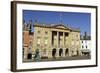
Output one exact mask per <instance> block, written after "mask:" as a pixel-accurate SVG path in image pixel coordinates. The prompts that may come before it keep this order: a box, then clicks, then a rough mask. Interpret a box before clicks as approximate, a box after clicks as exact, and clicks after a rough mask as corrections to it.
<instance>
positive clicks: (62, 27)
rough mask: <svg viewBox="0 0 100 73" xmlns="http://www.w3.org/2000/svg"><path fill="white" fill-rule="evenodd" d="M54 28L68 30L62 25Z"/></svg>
mask: <svg viewBox="0 0 100 73" xmlns="http://www.w3.org/2000/svg"><path fill="white" fill-rule="evenodd" d="M55 28H60V29H70V28H68V27H66V26H64V25H56V26H55Z"/></svg>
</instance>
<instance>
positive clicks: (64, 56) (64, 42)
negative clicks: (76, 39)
mask: <svg viewBox="0 0 100 73" xmlns="http://www.w3.org/2000/svg"><path fill="white" fill-rule="evenodd" d="M63 57H65V32H63Z"/></svg>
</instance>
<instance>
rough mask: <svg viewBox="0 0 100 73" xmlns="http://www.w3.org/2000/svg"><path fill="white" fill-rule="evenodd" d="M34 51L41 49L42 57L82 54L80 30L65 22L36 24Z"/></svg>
mask: <svg viewBox="0 0 100 73" xmlns="http://www.w3.org/2000/svg"><path fill="white" fill-rule="evenodd" d="M33 27H34V36H33V37H34V38H33V40H34V41H33V45H32V51H33V54H35V52H36V50H37V49H38V50H39V54H40V57H41V58H54V57H56V58H59V57H66V56H74V55H81V51H80V48H81V46H80V30H79V29H72V28H69V27H67V26H65V25H63V24H60V25H45V24H38V23H35V24H34V26H33Z"/></svg>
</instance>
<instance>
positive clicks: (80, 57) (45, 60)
mask: <svg viewBox="0 0 100 73" xmlns="http://www.w3.org/2000/svg"><path fill="white" fill-rule="evenodd" d="M86 59H91V56H67V57H59V58H47V59H40V60H38V61H35V60H32V59H30V60H24V61H23V62H47V61H64V60H86Z"/></svg>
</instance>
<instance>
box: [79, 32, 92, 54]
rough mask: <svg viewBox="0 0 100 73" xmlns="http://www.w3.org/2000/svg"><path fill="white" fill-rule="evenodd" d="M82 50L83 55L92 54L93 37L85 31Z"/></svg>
mask: <svg viewBox="0 0 100 73" xmlns="http://www.w3.org/2000/svg"><path fill="white" fill-rule="evenodd" d="M80 42H81V52H82V54H83V55H90V53H91V37H90V36H89V35H87V33H86V32H85V33H84V35H83V36H81V40H80Z"/></svg>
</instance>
